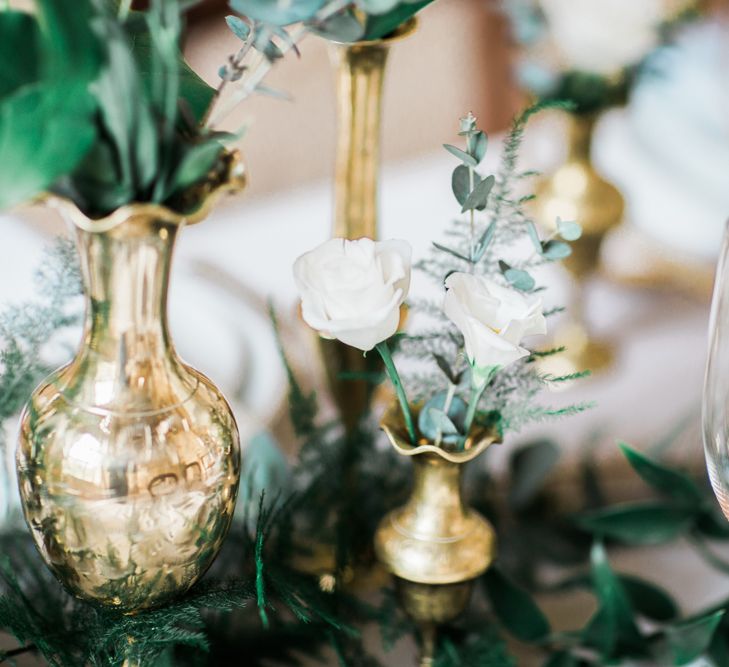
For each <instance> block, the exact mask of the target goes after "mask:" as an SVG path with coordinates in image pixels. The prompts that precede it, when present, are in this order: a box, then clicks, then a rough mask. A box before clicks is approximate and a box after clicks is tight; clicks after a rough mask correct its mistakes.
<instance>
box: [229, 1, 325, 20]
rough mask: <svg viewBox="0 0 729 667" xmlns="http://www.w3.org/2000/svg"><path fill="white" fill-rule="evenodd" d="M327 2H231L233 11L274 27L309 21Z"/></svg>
mask: <svg viewBox="0 0 729 667" xmlns="http://www.w3.org/2000/svg"><path fill="white" fill-rule="evenodd" d="M324 2H325V0H266V1H265V2H261V1H260V0H230V2H229V4H230V7H231V9H233V11H236V12H238V13H239V14H242V15H243V16H247V17H248V18H249V19H251V20H253V21H260V22H261V23H267V24H269V25H272V26H286V25H290V24H292V23H298V22H299V21H309V20H311V19H312V18H314V16H315V15H316V13H317V12H318V11H319V10H320V9H321V8H322V7H323V6H324Z"/></svg>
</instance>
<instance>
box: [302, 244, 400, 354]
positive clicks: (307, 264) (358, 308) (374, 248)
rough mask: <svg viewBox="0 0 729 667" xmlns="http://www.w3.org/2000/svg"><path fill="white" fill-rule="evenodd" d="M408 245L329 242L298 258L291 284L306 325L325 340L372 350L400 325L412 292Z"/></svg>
mask: <svg viewBox="0 0 729 667" xmlns="http://www.w3.org/2000/svg"><path fill="white" fill-rule="evenodd" d="M411 253H412V251H411V248H410V244H408V243H407V242H406V241H372V240H370V239H366V238H364V239H359V240H357V241H347V240H345V239H332V240H330V241H327V242H326V243H323V244H322V245H320V246H319V247H318V248H315V249H314V250H312V251H310V252H307V253H306V254H305V255H302V256H301V257H299V258H298V259H297V260H296V262H295V263H294V279H295V280H296V284H297V286H298V288H299V292H300V293H301V310H302V314H303V317H304V320H305V321H306V323H307V324H308V325H309V326H310V327H312V328H313V329H316V330H317V331H318V332H319V333H320V334H321V335H322V336H324V337H325V338H337V339H338V340H340V341H342V342H343V343H346V344H347V345H351V346H352V347H356V348H359V349H360V350H364V351H367V350H371V349H372V348H373V347H375V345H377V344H378V343H381V342H382V341H383V340H386V339H388V338H389V337H390V336H392V335H393V334H394V333H395V332H396V331H397V327H398V324H399V322H400V306H401V305H402V303H403V301H404V300H405V297H406V296H407V293H408V289H409V287H410V256H411Z"/></svg>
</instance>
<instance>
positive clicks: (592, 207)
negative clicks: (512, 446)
mask: <svg viewBox="0 0 729 667" xmlns="http://www.w3.org/2000/svg"><path fill="white" fill-rule="evenodd" d="M596 121H597V116H596V115H594V114H582V115H575V114H569V115H568V132H567V159H566V160H565V162H564V164H562V165H561V166H560V167H559V168H558V169H557V170H556V171H555V172H554V173H552V174H550V175H549V176H547V177H545V178H543V179H542V180H540V181H539V182H538V183H537V186H536V195H537V198H536V199H535V200H534V204H533V210H534V217H535V219H536V220H537V221H538V222H539V223H540V225H541V226H542V227H543V228H545V229H547V230H549V231H554V229H555V223H556V220H557V217H560V218H562V219H563V220H574V221H576V222H578V223H579V224H580V225H581V226H582V237H581V238H580V239H579V240H577V241H575V242H573V243H571V246H572V254H571V255H570V256H569V257H568V258H567V259H565V260H564V266H565V268H566V269H567V270H568V271H569V272H570V273H571V274H572V276H573V278H574V283H573V292H574V293H573V296H572V300H571V303H570V304H569V307H568V313H567V315H568V318H567V321H566V322H565V323H563V324H562V326H561V327H560V328H559V329H558V331H557V332H556V333H555V336H554V338H555V343H556V344H558V345H563V346H564V347H565V348H566V350H565V352H564V353H562V354H560V355H558V356H557V357H553V358H549V359H548V360H545V364H546V365H547V366H550V364H560V366H559V367H556V368H552V367H548V368H547V369H546V370H549V371H553V372H555V373H556V374H557V375H561V374H567V373H572V372H577V371H582V370H585V369H589V370H592V371H599V370H601V369H603V368H606V367H608V366H609V365H610V364H611V363H612V360H613V356H614V351H613V346H612V345H611V343H610V342H609V341H606V340H601V339H599V338H595V336H593V334H592V332H591V331H590V328H589V326H588V324H587V321H586V318H585V313H584V303H583V302H584V292H583V289H584V283H585V281H586V280H587V279H588V278H589V277H590V276H591V275H592V274H593V273H594V272H595V271H596V269H597V268H598V265H599V258H600V248H601V246H602V242H603V239H604V238H605V235H606V234H607V232H608V231H610V230H611V229H612V228H614V227H616V226H617V225H618V224H620V222H621V221H622V218H623V210H624V207H625V204H624V201H623V197H622V195H621V194H620V192H619V191H618V190H617V188H616V187H615V186H614V185H612V183H608V182H607V181H606V180H605V179H604V178H603V177H602V176H600V174H598V172H597V171H596V170H595V167H594V166H593V164H592V158H591V152H590V148H591V144H592V136H593V131H594V128H595V123H596Z"/></svg>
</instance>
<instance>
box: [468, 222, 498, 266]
mask: <svg viewBox="0 0 729 667" xmlns="http://www.w3.org/2000/svg"><path fill="white" fill-rule="evenodd" d="M494 234H496V220H492V221H491V222H490V223H489V225H488V227H486V229H485V230H484V232H483V234H481V238H480V239H479V240H478V243H476V247H475V248H474V251H473V261H474V262H480V261H481V259H482V258H483V256H484V254H485V252H486V250H487V249H488V247H489V244H490V243H491V241H492V239H493V238H494Z"/></svg>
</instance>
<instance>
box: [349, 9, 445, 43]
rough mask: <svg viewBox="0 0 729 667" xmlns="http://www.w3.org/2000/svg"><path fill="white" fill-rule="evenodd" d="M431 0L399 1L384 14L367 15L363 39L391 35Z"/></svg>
mask: <svg viewBox="0 0 729 667" xmlns="http://www.w3.org/2000/svg"><path fill="white" fill-rule="evenodd" d="M431 2H433V0H420V1H419V2H400V3H399V4H398V5H397V6H396V7H394V8H393V9H391V10H390V11H389V12H385V13H384V14H377V15H369V16H368V17H367V24H366V27H365V32H364V35H363V36H362V37H361V39H363V40H371V39H382V38H383V37H387V36H388V35H391V34H392V33H393V32H395V30H397V28H398V27H400V26H401V25H402V24H403V23H405V21H407V20H409V19H410V18H411V17H413V16H415V14H417V13H418V12H419V11H420V10H421V9H423V7H427V6H428V5H429V4H430V3H431Z"/></svg>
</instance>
